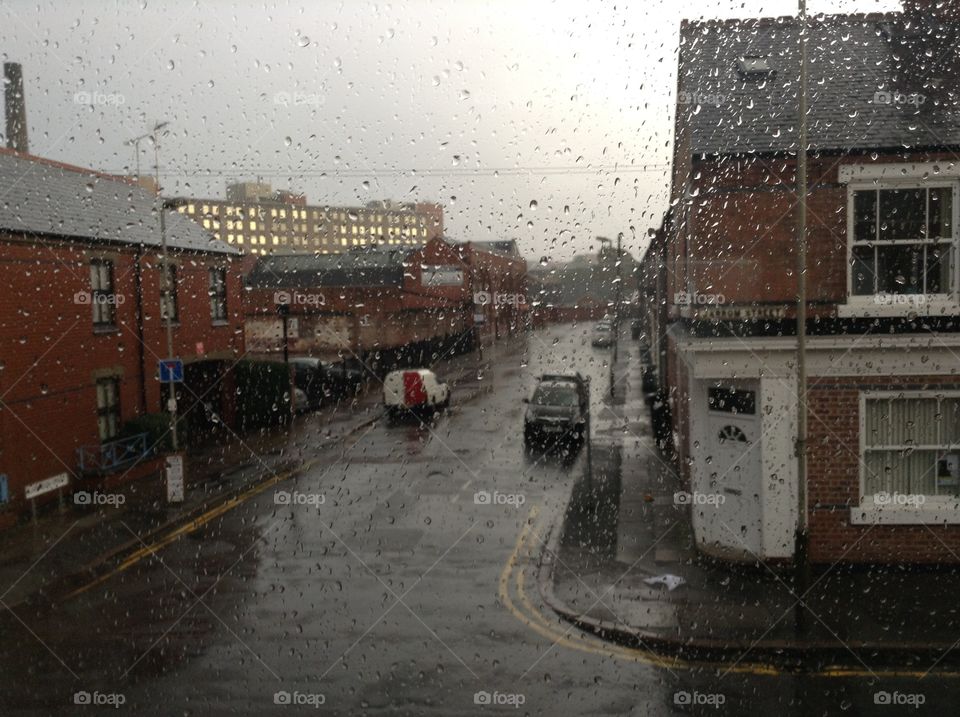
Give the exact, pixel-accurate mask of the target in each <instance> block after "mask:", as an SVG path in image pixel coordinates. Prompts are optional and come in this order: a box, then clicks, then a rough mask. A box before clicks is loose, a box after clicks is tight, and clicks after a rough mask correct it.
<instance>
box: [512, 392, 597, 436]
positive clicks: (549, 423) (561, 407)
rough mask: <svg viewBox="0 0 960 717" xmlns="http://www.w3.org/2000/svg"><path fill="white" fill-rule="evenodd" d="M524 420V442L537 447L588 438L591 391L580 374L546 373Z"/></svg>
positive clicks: (529, 403)
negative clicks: (587, 426)
mask: <svg viewBox="0 0 960 717" xmlns="http://www.w3.org/2000/svg"><path fill="white" fill-rule="evenodd" d="M524 402H525V403H527V404H528V406H527V411H526V414H525V415H524V417H523V440H524V443H525V445H526V446H527V447H531V446H533V445H546V446H547V447H553V446H554V445H570V444H574V445H575V446H576V448H578V449H579V447H580V446H582V445H583V441H584V439H585V438H586V425H587V414H588V413H589V410H590V391H589V386H588V384H587V382H586V380H585V379H584V378H583V377H582V376H581V375H580V374H544V375H543V376H541V377H540V378H539V379H538V380H537V387H536V389H534V392H533V396H532V397H531V398H529V399H526V398H525V399H524Z"/></svg>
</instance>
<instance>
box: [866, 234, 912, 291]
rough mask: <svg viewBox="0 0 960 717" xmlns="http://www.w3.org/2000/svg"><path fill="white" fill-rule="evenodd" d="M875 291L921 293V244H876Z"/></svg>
mask: <svg viewBox="0 0 960 717" xmlns="http://www.w3.org/2000/svg"><path fill="white" fill-rule="evenodd" d="M877 291H878V292H884V293H887V294H922V293H923V246H918V245H916V244H908V245H902V246H895V245H894V246H878V247H877Z"/></svg>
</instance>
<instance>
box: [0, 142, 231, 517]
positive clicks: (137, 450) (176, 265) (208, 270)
mask: <svg viewBox="0 0 960 717" xmlns="http://www.w3.org/2000/svg"><path fill="white" fill-rule="evenodd" d="M0 186H2V187H3V190H2V191H3V194H4V198H3V202H2V203H0V265H2V266H3V267H4V275H5V277H6V278H5V282H6V288H5V291H4V292H3V296H2V298H0V336H2V339H0V362H2V366H3V371H2V374H0V408H2V410H0V474H2V475H3V476H4V478H5V480H6V483H7V486H8V490H9V497H10V503H11V504H12V505H11V506H10V507H11V508H12V509H13V510H11V511H10V512H15V511H16V509H18V508H20V507H22V506H23V503H24V490H25V488H26V487H27V486H28V485H30V484H33V483H36V482H38V481H41V480H44V479H47V478H50V477H52V476H58V475H61V474H65V475H66V477H67V479H68V481H69V487H68V488H67V490H71V489H73V488H75V487H78V486H84V485H86V486H91V485H94V484H96V482H97V481H104V480H106V481H112V482H115V481H118V480H120V479H123V480H128V479H132V478H136V477H137V476H141V475H144V474H146V473H148V472H151V471H153V470H155V469H156V467H157V466H156V463H155V461H154V460H152V459H151V457H152V456H153V453H154V451H153V448H154V447H153V446H152V445H147V444H146V442H145V440H144V438H143V437H142V436H137V435H129V433H128V432H127V431H126V430H125V424H127V422H128V421H129V420H130V419H133V418H137V417H141V416H143V415H144V414H150V413H160V412H162V411H164V410H165V405H166V401H165V398H166V396H165V390H164V387H162V386H161V385H160V383H159V381H158V375H157V374H158V369H157V363H158V360H159V359H160V358H165V357H166V356H167V350H166V322H165V320H164V318H163V315H164V312H169V315H170V316H172V317H173V335H174V344H175V348H174V352H175V354H176V355H177V356H178V357H180V358H182V359H183V360H184V362H185V364H186V366H185V383H184V384H183V385H182V387H181V388H180V389H178V395H179V411H180V414H181V416H182V417H183V422H182V426H181V433H182V436H181V438H182V440H183V441H185V442H189V441H190V440H191V438H192V437H193V436H192V433H193V432H202V431H203V430H204V429H205V428H207V427H209V423H210V422H213V421H223V422H224V423H226V424H227V425H230V424H231V423H232V422H233V411H234V408H233V399H232V396H233V393H234V391H233V385H232V375H231V373H230V371H229V368H230V366H231V365H232V364H233V362H234V361H235V360H236V359H238V358H239V357H240V356H241V355H242V354H243V331H242V326H243V312H242V307H241V298H242V291H241V278H240V273H239V271H238V270H237V267H236V266H235V264H234V261H235V256H236V254H237V252H236V251H235V250H234V249H232V248H231V247H229V246H227V245H225V244H222V243H220V242H215V241H212V240H211V237H210V236H209V235H208V234H207V233H206V232H204V231H203V230H202V229H201V228H200V227H198V226H197V225H196V224H195V223H193V222H191V221H189V220H188V219H186V218H183V217H180V216H179V215H177V214H176V213H175V212H167V214H166V216H167V240H168V245H169V247H170V254H171V260H172V261H171V266H172V269H171V270H170V271H171V272H172V274H173V278H174V279H175V281H174V282H171V283H170V284H167V283H166V282H165V281H164V279H163V274H162V271H161V261H160V244H161V242H160V230H159V226H158V221H157V217H156V210H155V207H156V197H155V195H153V194H151V193H148V192H146V191H145V190H144V189H142V188H141V187H139V186H138V185H136V184H134V183H132V182H131V181H128V180H126V179H123V178H118V177H113V176H108V175H103V174H100V173H97V172H94V171H92V170H88V169H83V168H80V167H72V166H69V165H64V164H60V163H58V162H53V161H50V160H45V159H41V158H38V157H34V156H31V155H25V154H18V153H15V152H12V151H9V150H0ZM168 286H170V287H175V289H171V290H168ZM161 306H163V307H164V308H163V309H161ZM46 497H47V498H49V497H50V496H46Z"/></svg>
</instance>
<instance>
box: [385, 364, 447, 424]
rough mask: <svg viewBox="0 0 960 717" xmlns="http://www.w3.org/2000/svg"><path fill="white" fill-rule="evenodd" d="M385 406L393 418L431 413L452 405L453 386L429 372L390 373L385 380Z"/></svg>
mask: <svg viewBox="0 0 960 717" xmlns="http://www.w3.org/2000/svg"><path fill="white" fill-rule="evenodd" d="M383 404H384V406H385V407H386V409H387V413H388V414H389V415H390V417H391V418H397V417H399V416H401V415H403V414H405V413H416V414H422V413H432V412H434V411H437V410H442V409H444V408H447V406H449V405H450V387H449V386H448V385H447V384H446V383H444V382H443V381H441V380H440V379H439V378H437V375H436V374H435V373H434V372H433V371H431V370H430V369H426V368H412V369H404V370H402V371H391V372H390V373H388V374H387V377H386V378H385V379H384V381H383Z"/></svg>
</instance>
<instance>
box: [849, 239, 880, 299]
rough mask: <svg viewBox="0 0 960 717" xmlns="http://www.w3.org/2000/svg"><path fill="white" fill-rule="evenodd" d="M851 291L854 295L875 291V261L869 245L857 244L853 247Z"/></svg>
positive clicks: (872, 250)
mask: <svg viewBox="0 0 960 717" xmlns="http://www.w3.org/2000/svg"><path fill="white" fill-rule="evenodd" d="M852 272H853V293H854V294H856V295H863V294H873V293H875V292H876V288H875V287H876V280H877V277H876V262H875V258H874V249H873V247H871V246H858V247H854V249H853V267H852Z"/></svg>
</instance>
